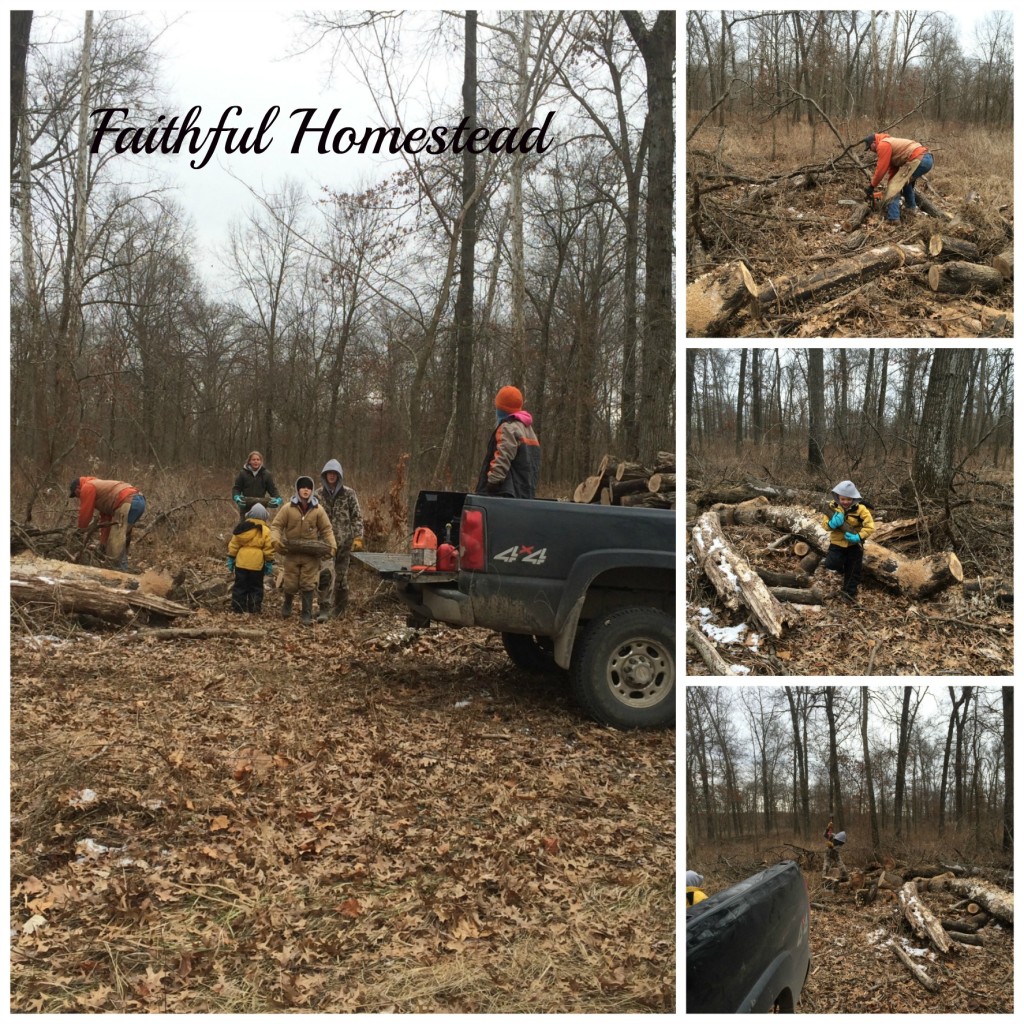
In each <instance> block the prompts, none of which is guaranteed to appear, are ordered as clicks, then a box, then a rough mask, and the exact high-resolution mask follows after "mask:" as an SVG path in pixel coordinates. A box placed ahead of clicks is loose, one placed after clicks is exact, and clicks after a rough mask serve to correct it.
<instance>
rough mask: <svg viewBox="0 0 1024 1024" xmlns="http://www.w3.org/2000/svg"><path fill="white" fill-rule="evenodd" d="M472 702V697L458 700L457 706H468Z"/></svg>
mask: <svg viewBox="0 0 1024 1024" xmlns="http://www.w3.org/2000/svg"><path fill="white" fill-rule="evenodd" d="M472 703H473V701H472V699H470V700H457V701H456V702H455V707H457V708H468V707H469V705H470V704H472Z"/></svg>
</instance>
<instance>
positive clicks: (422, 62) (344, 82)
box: [108, 8, 461, 274]
mask: <svg viewBox="0 0 1024 1024" xmlns="http://www.w3.org/2000/svg"><path fill="white" fill-rule="evenodd" d="M147 17H148V18H149V19H150V21H151V22H152V23H153V24H154V25H155V26H161V27H162V26H165V25H166V28H165V29H164V31H163V32H162V34H161V35H160V36H159V39H158V41H157V43H156V47H155V49H156V51H157V52H158V53H159V54H160V55H161V56H162V57H163V58H164V59H163V60H162V61H161V81H162V85H163V88H164V91H165V95H162V96H161V103H160V112H165V113H166V115H167V118H168V119H169V118H170V117H171V116H174V115H178V118H179V123H180V122H181V121H182V120H183V119H184V117H185V115H186V113H187V111H188V110H189V108H190V107H192V106H195V105H199V106H201V107H202V115H201V117H200V119H199V121H198V126H199V127H200V128H201V129H207V128H212V127H215V126H216V124H217V121H218V120H219V119H220V117H221V115H222V113H223V112H224V111H226V110H227V109H228V108H229V107H231V106H232V105H237V106H240V107H241V108H242V111H243V113H242V114H241V115H236V116H233V117H231V118H230V119H229V120H228V121H227V122H226V123H227V124H228V125H232V124H234V125H238V126H239V127H240V128H242V127H244V126H248V125H252V126H253V128H254V129H255V128H257V127H258V126H259V123H260V121H261V119H262V118H263V116H264V115H265V114H266V112H267V111H268V110H270V108H272V107H274V106H277V107H280V113H279V114H278V117H277V120H276V122H275V123H274V125H273V127H272V128H271V129H270V130H269V133H268V134H269V136H270V137H272V138H273V142H272V144H271V145H270V146H269V147H268V148H267V149H266V151H265V152H263V153H259V154H256V153H249V154H231V155H228V154H225V153H224V152H223V145H221V146H219V147H218V150H217V154H216V156H214V157H213V158H212V159H211V160H210V162H209V163H208V164H207V165H206V166H205V167H202V168H200V169H192V168H190V167H189V161H190V160H192V159H195V157H193V156H191V155H190V154H188V153H182V154H180V155H179V156H174V155H156V156H154V157H151V158H149V159H151V160H152V161H153V164H152V167H153V169H154V171H155V172H156V173H158V174H160V175H165V176H166V177H167V178H168V179H169V180H171V181H173V183H174V184H175V186H176V194H177V195H178V197H179V199H180V201H181V203H182V205H183V206H184V207H185V209H186V210H187V211H188V212H189V213H190V214H191V215H192V217H193V219H194V222H195V228H196V238H197V241H198V242H199V244H200V246H201V247H202V249H203V251H204V252H203V259H202V263H201V264H200V266H201V268H202V270H203V272H204V273H206V274H209V273H210V269H211V266H210V265H211V264H212V262H213V255H212V253H213V250H214V248H215V247H218V246H223V244H224V242H225V241H226V239H227V229H228V225H229V223H230V222H231V221H232V220H237V219H238V218H239V217H240V216H241V215H242V213H243V211H244V210H245V209H246V208H247V207H249V208H251V207H254V206H255V205H256V201H255V199H254V198H253V196H252V195H251V194H250V193H249V191H248V189H247V187H246V186H247V185H248V186H249V187H251V188H252V189H254V190H255V191H257V192H258V193H261V194H263V193H267V192H271V191H276V190H277V189H279V188H280V186H281V184H282V182H283V181H284V179H285V178H292V179H295V180H297V181H299V182H300V183H301V184H302V185H303V186H304V187H305V188H306V189H307V190H308V192H309V194H310V195H311V196H316V195H317V194H318V193H319V191H320V189H321V187H322V186H327V187H329V188H330V189H332V190H335V191H353V190H357V189H359V188H361V187H363V186H365V185H367V184H370V183H372V182H374V181H378V180H380V179H382V178H383V177H385V176H386V175H387V174H388V173H390V172H393V171H394V170H397V169H398V168H399V167H400V166H401V162H400V160H399V159H398V158H396V157H392V156H390V155H387V154H385V155H381V156H374V155H372V154H367V155H360V154H357V153H347V154H342V155H339V154H332V153H328V154H319V153H317V152H316V143H317V141H318V139H317V138H316V137H313V136H310V137H308V138H307V139H306V140H305V141H304V142H303V145H302V149H301V151H300V153H298V154H292V153H291V152H290V149H291V146H292V142H293V139H294V136H295V132H296V129H297V127H298V121H299V118H298V117H295V118H292V117H290V116H289V115H290V114H291V112H292V111H293V110H295V109H296V108H299V107H315V108H317V115H316V117H315V118H314V119H313V120H312V122H311V123H312V125H323V124H325V123H326V121H327V118H328V117H329V115H330V113H331V110H332V109H333V108H335V107H338V108H341V113H340V114H339V117H338V120H337V126H338V127H340V126H341V125H342V124H346V125H352V126H354V127H357V128H359V129H362V128H365V127H387V126H390V123H391V122H389V121H388V120H387V119H385V118H382V116H381V114H380V113H378V111H377V109H376V108H375V106H374V103H373V99H372V96H371V94H370V90H369V89H368V88H367V86H366V85H365V84H364V83H363V81H362V80H361V77H360V76H359V73H358V71H357V70H355V68H354V67H353V65H352V62H351V61H348V62H347V63H343V64H342V65H341V66H340V67H338V68H337V69H336V70H335V72H334V75H333V79H332V76H331V69H330V55H331V51H332V47H330V46H328V45H327V44H322V45H320V46H318V47H317V48H316V49H315V50H313V51H311V52H308V53H306V54H304V55H302V56H294V55H295V54H296V53H298V52H299V51H300V50H301V49H302V39H303V37H304V36H306V35H308V33H306V32H305V30H304V28H303V26H302V25H301V23H300V21H299V19H298V16H297V15H296V14H295V13H288V12H282V11H262V10H254V11H246V12H241V11H239V10H238V9H237V8H236V9H233V10H223V9H216V10H203V11H190V12H187V13H184V14H181V13H153V12H151V13H149V14H148V15H147ZM439 17H440V15H438V14H433V15H426V14H423V15H419V16H416V15H414V16H413V17H412V18H407V19H406V25H407V27H406V28H405V31H406V32H407V33H409V38H412V37H414V36H415V37H416V38H412V42H413V43H414V44H418V43H420V42H422V41H423V39H424V38H425V35H426V29H427V27H428V26H431V25H436V24H437V22H438V20H439ZM417 24H419V28H417ZM458 57H459V55H456V58H458ZM397 70H398V71H399V72H400V74H401V75H402V76H403V77H404V78H405V80H406V82H407V84H408V85H409V88H410V101H409V102H410V105H413V104H416V103H419V104H421V105H422V106H423V107H426V106H428V105H431V104H432V105H433V106H434V108H435V109H436V108H437V107H439V106H440V105H441V103H442V101H444V100H447V101H448V102H449V103H450V104H454V103H456V102H457V101H458V97H459V90H460V88H461V85H460V83H461V59H453V57H452V54H450V53H443V52H442V53H435V54H434V55H432V56H429V57H426V58H422V59H418V60H415V61H413V60H409V61H408V62H407V63H404V64H403V66H402V67H401V68H398V69H397ZM164 107H166V111H165V110H164ZM407 127H411V125H409V124H407ZM110 138H112V137H110V136H108V139H110ZM236 179H239V180H236ZM197 255H198V254H197ZM197 262H198V260H197Z"/></svg>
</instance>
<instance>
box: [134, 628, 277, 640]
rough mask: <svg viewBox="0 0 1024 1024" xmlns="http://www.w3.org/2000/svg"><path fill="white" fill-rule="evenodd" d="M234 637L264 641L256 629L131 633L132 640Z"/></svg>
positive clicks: (264, 635) (263, 634) (204, 629)
mask: <svg viewBox="0 0 1024 1024" xmlns="http://www.w3.org/2000/svg"><path fill="white" fill-rule="evenodd" d="M219 636H234V637H238V638H239V639H241V640H265V639H266V633H263V632H261V631H260V630H258V629H225V628H223V627H220V626H208V627H205V628H202V629H141V630H139V631H138V632H137V633H133V634H132V636H131V639H132V640H146V639H152V640H210V639H212V638H213V637H219Z"/></svg>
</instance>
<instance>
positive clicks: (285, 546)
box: [272, 476, 338, 626]
mask: <svg viewBox="0 0 1024 1024" xmlns="http://www.w3.org/2000/svg"><path fill="white" fill-rule="evenodd" d="M272 531H273V535H274V550H275V551H279V552H281V553H282V554H283V555H284V581H283V584H282V586H283V589H284V606H283V607H282V609H281V614H282V615H283V616H284V617H285V618H288V616H289V615H291V613H292V602H293V601H294V599H295V595H296V594H301V595H302V618H301V622H302V624H303V625H304V626H310V625H312V624H313V592H314V591H315V590H316V585H317V581H318V579H319V576H320V559H321V557H326V556H321V555H319V554H316V553H311V552H307V551H302V550H299V549H298V548H294V549H291V550H290V549H289V542H290V541H296V540H300V541H311V540H320V541H323V543H324V544H326V545H327V547H328V548H329V549H330V557H331V558H333V557H334V555H335V552H336V551H337V550H338V545H337V542H336V541H335V539H334V531H333V530H332V529H331V520H330V518H329V517H328V515H327V513H326V512H325V511H324V508H323V506H322V505H321V504H320V502H318V501H317V500H316V498H315V497H314V496H313V478H312V477H310V476H300V477H299V478H298V480H296V481H295V493H294V494H293V495H292V499H291V501H290V502H288V504H287V505H285V506H284V507H283V508H282V509H281V511H280V512H278V513H277V515H276V516H275V517H274V524H273V527H272Z"/></svg>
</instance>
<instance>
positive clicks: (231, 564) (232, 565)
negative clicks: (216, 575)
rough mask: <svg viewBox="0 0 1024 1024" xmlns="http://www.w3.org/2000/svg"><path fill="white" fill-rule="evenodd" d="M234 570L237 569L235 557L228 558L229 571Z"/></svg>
mask: <svg viewBox="0 0 1024 1024" xmlns="http://www.w3.org/2000/svg"><path fill="white" fill-rule="evenodd" d="M234 571H235V560H234V559H233V558H228V572H234Z"/></svg>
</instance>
